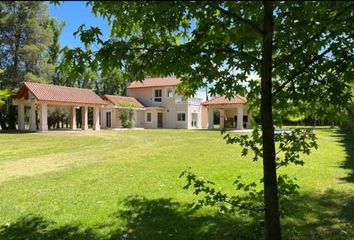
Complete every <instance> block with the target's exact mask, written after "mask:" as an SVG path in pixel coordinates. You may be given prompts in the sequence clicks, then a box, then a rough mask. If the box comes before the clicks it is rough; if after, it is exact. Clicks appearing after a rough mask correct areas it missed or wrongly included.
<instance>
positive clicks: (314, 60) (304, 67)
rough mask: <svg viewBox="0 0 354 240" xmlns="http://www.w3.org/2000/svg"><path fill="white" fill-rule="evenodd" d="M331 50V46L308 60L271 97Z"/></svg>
mask: <svg viewBox="0 0 354 240" xmlns="http://www.w3.org/2000/svg"><path fill="white" fill-rule="evenodd" d="M333 48H334V46H333V45H332V46H331V47H329V48H327V49H326V50H325V51H323V52H322V53H321V54H320V55H317V56H315V57H313V58H312V59H310V60H309V61H307V62H306V63H305V64H304V66H303V67H302V68H301V69H300V70H299V71H296V72H294V73H293V74H292V75H291V76H290V77H289V78H288V79H287V80H286V81H285V82H283V83H282V84H281V85H280V86H279V87H277V88H276V89H275V91H274V92H273V93H272V96H275V95H276V94H277V93H279V92H280V91H281V90H282V89H283V88H284V87H285V86H286V85H287V84H288V83H290V82H291V81H293V80H294V79H295V78H296V77H298V76H299V75H300V74H301V73H303V72H304V71H305V70H306V69H307V68H309V67H310V66H311V65H312V64H313V63H314V62H316V61H318V60H320V59H321V58H323V56H324V55H326V54H327V53H329V52H330V51H331V50H332V49H333Z"/></svg>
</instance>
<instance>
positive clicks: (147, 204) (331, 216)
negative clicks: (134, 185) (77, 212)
mask: <svg viewBox="0 0 354 240" xmlns="http://www.w3.org/2000/svg"><path fill="white" fill-rule="evenodd" d="M120 208H121V209H122V210H120V211H118V212H117V213H115V214H113V215H112V216H111V217H112V219H111V221H110V222H106V223H102V224H98V225H95V226H85V227H84V226H81V225H75V224H72V225H64V226H60V224H57V223H55V222H54V221H52V220H47V219H44V218H42V217H40V216H34V215H28V216H26V217H23V218H20V219H18V220H17V221H16V222H14V223H11V224H10V225H9V226H7V227H2V228H0V239H11V240H25V239H26V240H32V239H33V240H44V239H45V240H59V239H60V240H61V239H66V240H81V239H82V240H113V239H146V240H150V239H151V240H159V239H176V240H177V239H179V240H180V239H182V240H183V239H193V240H194V239H226V240H227V239H246V240H247V239H262V235H261V233H260V225H259V223H256V222H252V221H250V220H249V219H246V218H244V217H240V216H239V217H235V216H231V215H227V214H215V212H214V211H212V210H210V212H207V213H205V214H195V213H193V212H192V211H191V210H190V208H189V205H188V204H181V203H178V202H175V201H173V200H171V199H147V198H144V197H139V196H132V197H129V198H127V199H126V200H125V201H123V202H122V203H121V206H120ZM286 208H288V209H291V211H290V212H291V216H288V217H286V218H284V219H282V231H283V236H284V239H292V240H295V239H298V240H300V239H343V240H344V239H352V237H353V236H354V196H352V195H348V194H343V193H339V192H336V191H327V192H325V193H323V194H303V195H300V196H298V197H296V198H293V199H292V201H290V202H289V203H288V205H287V206H286ZM257 229H258V230H257Z"/></svg>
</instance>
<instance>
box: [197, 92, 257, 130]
mask: <svg viewBox="0 0 354 240" xmlns="http://www.w3.org/2000/svg"><path fill="white" fill-rule="evenodd" d="M246 103H247V101H246V99H245V98H243V97H241V96H239V95H236V96H235V97H234V98H231V99H230V100H229V99H227V98H225V97H223V96H218V97H215V98H213V99H211V100H210V101H207V102H205V103H203V106H204V107H205V108H206V112H207V116H208V118H207V120H206V121H207V124H206V126H205V127H206V128H208V129H214V128H220V129H223V128H227V129H237V130H243V129H249V128H251V124H250V119H251V118H252V115H251V113H250V112H249V111H248V108H247V104H246ZM216 118H217V119H216ZM217 120H218V121H217ZM215 122H218V123H219V126H215V125H216V124H215Z"/></svg>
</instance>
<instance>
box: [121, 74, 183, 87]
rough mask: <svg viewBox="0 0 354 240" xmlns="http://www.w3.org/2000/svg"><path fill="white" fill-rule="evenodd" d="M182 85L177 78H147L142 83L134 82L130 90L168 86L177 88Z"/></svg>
mask: <svg viewBox="0 0 354 240" xmlns="http://www.w3.org/2000/svg"><path fill="white" fill-rule="evenodd" d="M179 83H181V80H179V79H177V78H176V77H166V78H146V79H144V80H143V81H142V82H139V81H134V82H132V83H131V84H130V85H129V86H128V88H129V89H132V88H146V87H166V86H176V85H178V84H179Z"/></svg>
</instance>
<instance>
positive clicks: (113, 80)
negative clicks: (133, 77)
mask: <svg viewBox="0 0 354 240" xmlns="http://www.w3.org/2000/svg"><path fill="white" fill-rule="evenodd" d="M101 82H102V85H103V86H102V93H103V94H113V95H125V92H126V85H127V82H128V81H127V77H126V76H125V74H124V73H123V72H122V71H121V70H119V69H118V68H114V69H112V70H111V71H108V72H107V71H106V72H103V73H102V74H101Z"/></svg>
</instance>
